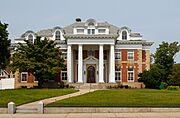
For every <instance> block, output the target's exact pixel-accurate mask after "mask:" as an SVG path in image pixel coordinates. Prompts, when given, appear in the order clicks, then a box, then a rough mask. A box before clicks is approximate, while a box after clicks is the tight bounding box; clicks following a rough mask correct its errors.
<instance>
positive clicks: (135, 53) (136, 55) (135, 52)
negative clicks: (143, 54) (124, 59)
mask: <svg viewBox="0 0 180 118" xmlns="http://www.w3.org/2000/svg"><path fill="white" fill-rule="evenodd" d="M137 60H138V50H137V49H135V50H134V61H137Z"/></svg>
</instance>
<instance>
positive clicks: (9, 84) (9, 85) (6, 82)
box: [0, 78, 15, 90]
mask: <svg viewBox="0 0 180 118" xmlns="http://www.w3.org/2000/svg"><path fill="white" fill-rule="evenodd" d="M14 85H15V79H14V78H7V79H1V80H0V90H2V89H14Z"/></svg>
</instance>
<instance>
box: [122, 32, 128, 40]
mask: <svg viewBox="0 0 180 118" xmlns="http://www.w3.org/2000/svg"><path fill="white" fill-rule="evenodd" d="M122 39H123V40H125V39H127V32H126V31H123V32H122Z"/></svg>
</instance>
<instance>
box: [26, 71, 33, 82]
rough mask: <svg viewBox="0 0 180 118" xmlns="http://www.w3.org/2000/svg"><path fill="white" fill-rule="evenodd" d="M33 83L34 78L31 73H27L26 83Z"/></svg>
mask: <svg viewBox="0 0 180 118" xmlns="http://www.w3.org/2000/svg"><path fill="white" fill-rule="evenodd" d="M33 82H34V76H33V74H32V73H28V80H27V83H33Z"/></svg>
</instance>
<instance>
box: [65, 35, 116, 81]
mask: <svg viewBox="0 0 180 118" xmlns="http://www.w3.org/2000/svg"><path fill="white" fill-rule="evenodd" d="M67 37H68V36H67ZM97 41H98V42H97ZM114 43H115V42H114V39H113V38H109V37H108V38H105V37H103V39H94V38H93V37H92V38H91V39H87V38H83V39H74V37H73V39H71V38H70V37H68V39H67V81H68V82H69V83H115V57H114ZM97 51H98V52H97ZM104 52H106V54H105V55H104ZM83 53H84V55H83ZM75 56H76V57H78V58H77V59H76V58H75Z"/></svg>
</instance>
